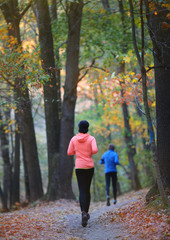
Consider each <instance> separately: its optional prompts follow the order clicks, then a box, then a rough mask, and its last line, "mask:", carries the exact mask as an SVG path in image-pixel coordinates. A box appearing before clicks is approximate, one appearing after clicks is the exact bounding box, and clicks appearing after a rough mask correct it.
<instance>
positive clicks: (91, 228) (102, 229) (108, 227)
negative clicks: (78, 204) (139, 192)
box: [67, 197, 138, 240]
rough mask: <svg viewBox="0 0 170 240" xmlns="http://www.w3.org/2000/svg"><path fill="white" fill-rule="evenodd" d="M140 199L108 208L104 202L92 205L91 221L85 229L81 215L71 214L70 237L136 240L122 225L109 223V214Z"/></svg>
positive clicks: (69, 219) (100, 239) (84, 239)
mask: <svg viewBox="0 0 170 240" xmlns="http://www.w3.org/2000/svg"><path fill="white" fill-rule="evenodd" d="M137 199H138V198H137V197H135V198H133V199H131V200H127V201H121V202H119V203H117V204H116V205H113V204H111V206H109V207H107V206H106V205H105V203H104V202H102V203H98V204H91V213H90V220H89V222H88V225H87V226H86V227H85V228H83V227H82V226H81V215H80V214H71V215H69V216H68V225H67V231H68V233H70V236H74V237H77V239H81V240H112V239H118V240H120V239H121V240H125V239H135V237H134V236H132V235H131V234H129V233H128V229H126V228H125V226H124V225H123V224H120V223H110V222H109V221H107V220H108V219H107V212H110V211H113V212H114V211H115V210H116V209H117V208H121V207H122V206H125V205H127V204H128V203H131V202H133V201H135V200H137Z"/></svg>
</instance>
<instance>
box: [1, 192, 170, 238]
mask: <svg viewBox="0 0 170 240" xmlns="http://www.w3.org/2000/svg"><path fill="white" fill-rule="evenodd" d="M146 192H147V190H146V189H145V190H141V191H138V192H130V193H127V194H124V195H122V196H120V197H118V202H117V204H116V205H113V203H112V204H111V206H109V207H108V206H106V202H97V203H91V206H90V220H89V222H88V225H87V226H86V227H82V226H81V214H80V207H79V203H78V202H77V201H69V200H64V199H62V200H58V201H55V202H48V203H47V202H36V203H34V204H32V205H29V206H27V207H25V208H21V206H20V205H17V206H16V207H17V208H18V210H16V211H12V212H8V213H0V240H1V239H3V240H25V239H31V240H33V239H42V240H53V239H57V240H112V239H118V240H127V239H128V240H129V239H130V240H138V239H145V240H156V239H159V240H168V239H170V231H169V230H168V229H170V228H169V227H170V225H169V224H170V218H169V214H168V211H167V209H160V208H159V210H156V209H155V208H153V207H150V208H148V207H146V204H145V195H146Z"/></svg>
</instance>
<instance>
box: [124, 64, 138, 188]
mask: <svg viewBox="0 0 170 240" xmlns="http://www.w3.org/2000/svg"><path fill="white" fill-rule="evenodd" d="M119 72H120V73H124V72H125V64H124V63H121V67H120V70H119ZM120 86H121V97H122V99H123V98H124V94H125V93H124V88H123V84H122V83H120ZM122 113H123V119H124V127H125V132H124V138H125V143H126V147H127V155H128V161H129V167H130V175H131V181H132V188H133V189H134V190H139V189H140V188H141V185H140V181H139V177H138V170H137V166H136V164H135V161H134V156H135V154H136V147H135V145H134V142H133V136H132V130H131V127H130V123H129V119H130V116H129V110H128V106H127V103H126V101H124V102H123V103H122Z"/></svg>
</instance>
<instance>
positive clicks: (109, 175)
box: [105, 172, 117, 200]
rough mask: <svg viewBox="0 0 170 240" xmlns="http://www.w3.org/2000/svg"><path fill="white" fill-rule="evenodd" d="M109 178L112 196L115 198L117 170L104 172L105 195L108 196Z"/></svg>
mask: <svg viewBox="0 0 170 240" xmlns="http://www.w3.org/2000/svg"><path fill="white" fill-rule="evenodd" d="M110 178H111V179H112V187H113V196H114V199H115V200H116V193H117V172H109V173H105V180H106V194H107V196H109V193H110Z"/></svg>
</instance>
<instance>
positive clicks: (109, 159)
mask: <svg viewBox="0 0 170 240" xmlns="http://www.w3.org/2000/svg"><path fill="white" fill-rule="evenodd" d="M100 164H105V173H108V172H117V169H116V165H119V159H118V154H117V153H116V152H115V151H114V150H108V151H107V152H105V153H104V154H103V155H102V157H101V159H100Z"/></svg>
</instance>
